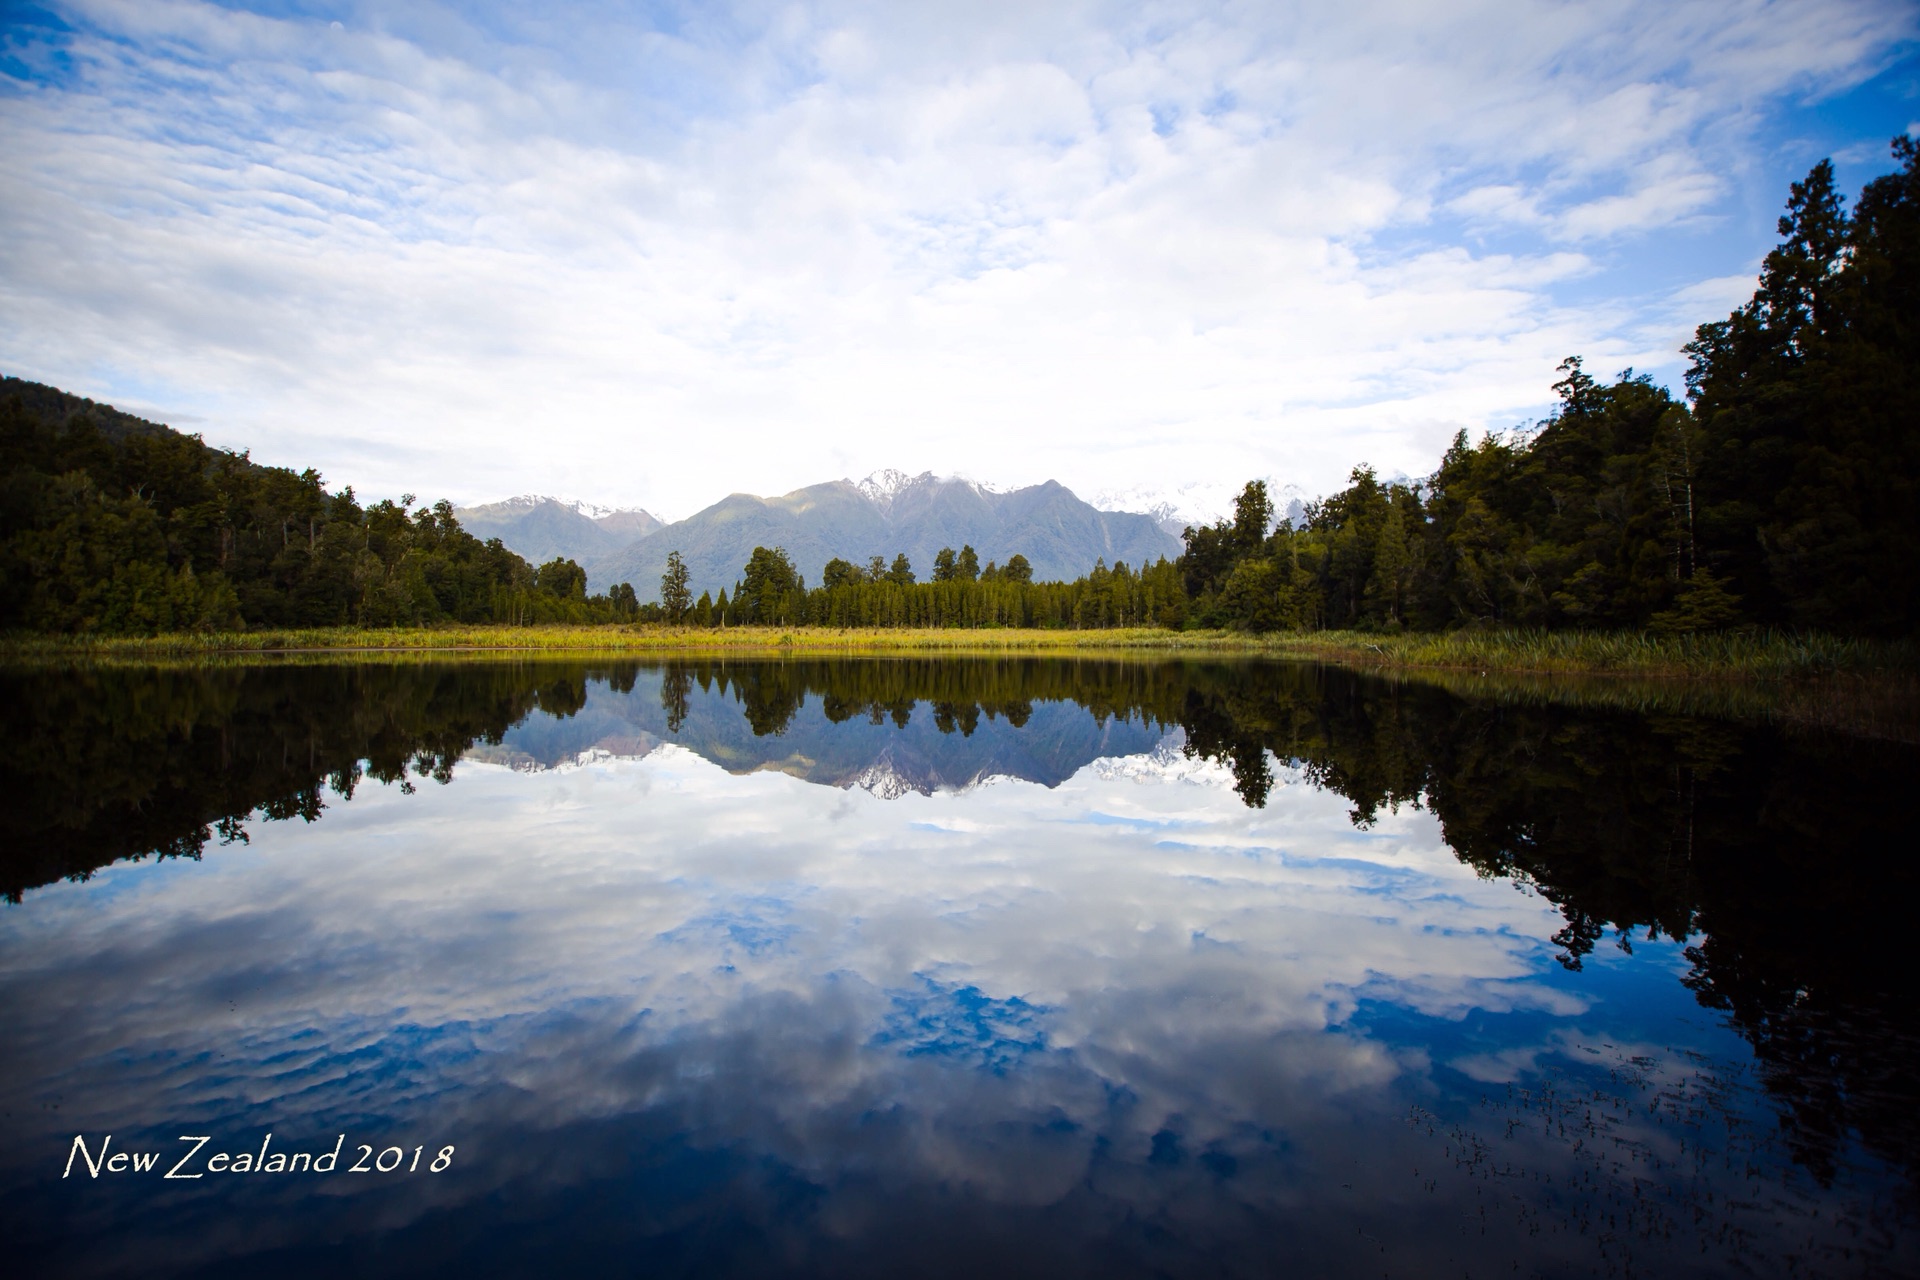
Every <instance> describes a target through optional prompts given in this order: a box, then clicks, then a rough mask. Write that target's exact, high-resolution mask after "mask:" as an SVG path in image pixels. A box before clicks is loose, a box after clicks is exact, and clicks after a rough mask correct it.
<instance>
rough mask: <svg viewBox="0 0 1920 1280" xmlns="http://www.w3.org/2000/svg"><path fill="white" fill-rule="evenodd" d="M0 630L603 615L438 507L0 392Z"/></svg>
mask: <svg viewBox="0 0 1920 1280" xmlns="http://www.w3.org/2000/svg"><path fill="white" fill-rule="evenodd" d="M0 460H3V462H0V465H3V466H4V471H3V472H0V629H16V628H18V629H28V630H35V631H65V632H74V631H105V632H122V633H125V632H154V631H168V630H192V629H207V628H228V627H247V626H252V627H261V626H338V625H345V624H355V625H361V626H387V625H395V624H420V623H432V622H439V621H457V622H487V621H497V622H518V621H555V622H589V621H610V620H612V619H613V618H614V617H617V616H631V614H632V606H633V595H632V591H631V590H630V589H629V590H627V591H625V592H623V593H618V594H616V595H615V596H614V598H612V599H608V598H605V597H600V598H589V597H588V596H587V594H586V578H585V575H584V573H582V572H581V571H580V569H579V568H578V567H577V566H575V565H573V564H571V563H569V562H566V561H558V562H554V563H551V564H548V565H543V566H542V567H541V568H539V569H537V570H536V569H534V568H533V567H532V566H530V565H528V563H527V562H526V561H525V560H523V559H521V558H520V557H519V556H517V555H515V554H514V553H513V552H511V551H509V550H507V549H506V548H505V547H504V546H502V545H501V544H500V543H499V542H498V541H497V540H495V541H491V542H481V541H480V540H479V539H477V538H475V537H473V536H472V535H471V534H469V533H467V532H466V531H465V530H464V529H462V528H461V527H460V523H459V521H458V520H456V519H455V518H454V515H453V509H452V507H451V506H449V505H448V504H447V503H445V502H441V503H437V504H435V505H434V506H432V507H422V508H418V509H415V507H414V505H413V502H414V499H413V496H412V495H411V494H408V495H406V496H404V497H403V498H401V499H400V500H399V501H397V502H395V501H381V502H376V503H373V504H372V505H370V506H362V505H361V504H360V502H359V500H358V499H357V498H356V497H355V496H354V493H353V490H352V489H351V488H350V487H349V488H345V489H342V490H340V491H339V492H337V493H330V492H328V491H327V489H326V487H325V485H324V484H323V483H322V482H321V478H320V475H319V473H317V472H315V471H313V470H311V469H309V470H306V471H301V472H298V473H296V472H294V471H291V470H289V469H287V468H284V467H264V466H260V465H259V464H257V463H255V462H253V461H252V460H251V459H249V458H248V457H247V456H246V455H245V454H243V453H232V452H229V451H227V450H224V449H215V448H211V447H209V446H208V445H207V444H205V443H204V442H203V441H202V440H201V439H200V438H199V437H198V436H192V435H183V434H181V433H180V432H177V431H174V430H173V429H171V428H169V427H165V426H162V425H160V424H158V423H152V422H147V421H144V420H142V419H140V418H136V417H133V416H131V415H129V414H125V413H121V412H119V411H118V410H115V409H113V408H111V407H109V406H106V405H99V404H95V403H94V402H92V401H90V400H85V399H82V398H81V397H78V396H73V395H69V394H67V393H66V392H63V391H60V390H57V389H55V388H53V387H48V386H43V385H41V384H39V383H34V382H26V381H23V380H21V379H18V378H7V379H6V380H5V383H4V386H3V387H0Z"/></svg>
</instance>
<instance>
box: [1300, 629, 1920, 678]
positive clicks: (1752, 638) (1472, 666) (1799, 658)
mask: <svg viewBox="0 0 1920 1280" xmlns="http://www.w3.org/2000/svg"><path fill="white" fill-rule="evenodd" d="M1269 649H1270V651H1271V652H1274V653H1293V654H1298V655H1300V656H1313V657H1323V658H1330V659H1335V660H1338V661H1341V662H1343V663H1347V664H1350V665H1356V666H1381V667H1413V668H1428V669H1434V670H1457V671H1507V672H1532V673H1539V674H1547V675H1553V674H1568V675H1574V674H1579V675H1594V674H1610V673H1619V674H1633V675H1646V676H1679V677H1687V678H1706V679H1728V678H1736V679H1742V678H1743V679H1783V678H1793V677H1802V676H1820V675H1828V674H1832V673H1836V672H1845V671H1851V672H1865V671H1914V670H1916V669H1920V650H1916V648H1915V647H1914V645H1913V644H1911V643H1909V642H1904V641H1898V642H1888V641H1878V640H1858V639H1847V638H1844V637H1840V636H1825V635H1811V634H1805V633H1796V632H1785V631H1727V632H1712V633H1704V634H1699V635H1655V634H1652V633H1648V632H1637V631H1624V632H1622V631H1615V632H1606V631H1538V630H1513V631H1448V632H1440V633H1402V634H1398V635H1369V634H1364V633H1361V632H1353V631H1340V632H1310V633H1307V634H1304V635H1295V636H1287V637H1283V638H1279V639H1276V640H1274V641H1273V642H1272V643H1271V645H1270V646H1269Z"/></svg>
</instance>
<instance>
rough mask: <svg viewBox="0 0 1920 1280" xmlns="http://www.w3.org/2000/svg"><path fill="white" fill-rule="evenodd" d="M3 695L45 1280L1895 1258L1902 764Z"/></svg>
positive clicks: (1638, 749) (713, 673)
mask: <svg viewBox="0 0 1920 1280" xmlns="http://www.w3.org/2000/svg"><path fill="white" fill-rule="evenodd" d="M0 707H4V708H5V711H4V713H3V714H4V717H5V719H4V724H3V725H0V728H3V729H4V733H3V734H0V752H4V758H5V773H4V778H5V783H6V796H5V806H4V816H3V817H0V890H3V891H4V892H5V893H6V894H7V895H8V896H9V897H10V898H11V899H12V901H11V902H9V903H6V904H0V1025H3V1026H4V1027H5V1038H4V1040H0V1120H4V1125H5V1134H6V1139H5V1143H4V1145H3V1146H0V1229H3V1230H4V1236H0V1257H4V1258H5V1259H7V1261H6V1263H5V1265H6V1266H7V1268H8V1269H9V1270H10V1271H11V1272H12V1274H18V1275H29V1274H31V1275H42V1274H45V1275H65V1274H72V1275H113V1274H132V1275H166V1274H206V1275H247V1276H258V1275H274V1276H303V1275H322V1274H324V1275H330V1276H331V1275H349V1274H356V1275H357V1274H447V1275H461V1276H484V1275H523V1274H539V1273H543V1272H544V1273H549V1274H566V1273H569V1272H574V1271H580V1272H585V1271H589V1270H591V1271H593V1272H595V1273H602V1274H634V1275H648V1276H652V1275H774V1274H812V1275H834V1276H841V1275H968V1276H972V1275H987V1274H991V1275H1007V1274H1044V1275H1050V1276H1051V1275H1101V1276H1108V1275H1121V1276H1124V1275H1172V1276H1185V1275H1261V1274H1283V1275H1353V1276H1375V1275H1391V1276H1405V1275H1416V1276H1448V1277H1452V1276H1461V1275H1477V1276H1512V1275H1548V1276H1580V1275H1648V1276H1686V1275H1725V1274H1760V1275H1875V1274H1886V1275H1895V1274H1914V1273H1916V1272H1920V1235H1917V1234H1916V1221H1917V1214H1916V1207H1917V1206H1920V1196H1917V1195H1916V1192H1917V1191H1920V1109H1917V1106H1920V1079H1916V1076H1917V1075H1920V1073H1917V1072H1916V1066H1920V1053H1916V1048H1917V1046H1920V1036H1917V1035H1916V1030H1917V1029H1920V1018H1917V1017H1916V1012H1917V1011H1916V1000H1915V989H1914V985H1913V983H1912V981H1911V979H1909V978H1908V977H1907V976H1906V974H1905V971H1904V964H1905V963H1906V961H1907V956H1906V954H1905V953H1906V952H1907V951H1908V950H1910V944H1911V939H1912V938H1913V936H1914V934H1913V930H1914V924H1913V922H1914V919H1915V907H1916V905H1917V904H1920V891H1917V890H1920V885H1917V884H1916V872H1915V863H1914V855H1913V853H1912V849H1911V846H1912V844H1913V841H1912V838H1911V836H1910V835H1903V834H1902V833H1903V832H1906V831H1907V830H1908V829H1909V828H1910V827H1911V825H1912V819H1911V816H1910V815H1908V814H1907V813H1906V808H1905V806H1906V802H1907V801H1908V800H1909V799H1910V798H1911V797H1912V792H1911V790H1910V788H1911V786H1912V782H1913V779H1914V778H1915V777H1916V765H1920V752H1916V751H1915V749H1913V748H1912V747H1907V746H1899V745H1893V744H1888V743H1884V742H1866V741H1859V740H1854V739H1849V738H1846V737H1842V736H1833V735H1824V736H1804V735H1798V736H1797V735H1794V734H1791V733H1786V732H1783V731H1781V730H1778V729H1775V728H1771V727H1767V726H1762V725H1754V724H1739V723H1732V722H1722V721H1712V720H1701V719H1689V718H1681V717H1675V716H1658V715H1640V714H1634V713H1630V712H1622V711H1617V710H1600V709H1591V710H1587V709H1577V708H1570V707H1565V706H1539V705H1531V706H1530V705H1520V704H1512V703H1501V702H1499V701H1494V700H1489V701H1472V700H1465V699H1462V698H1459V697H1456V696H1454V695H1451V694H1448V693H1445V692H1442V691H1440V690H1437V689H1434V688H1430V687H1425V686H1419V685H1395V684H1388V683H1383V682H1378V681H1372V680H1368V679H1364V678H1361V677H1357V676H1354V675H1352V674H1347V673H1341V672H1337V671H1323V670H1318V669H1314V668H1310V667H1302V666H1256V665H1224V664H1160V665H1154V664H1146V663H1132V664H1126V663H1100V662H1054V661H1041V660H1031V661H978V662H969V661H956V660H943V661H876V662H865V663H856V662H847V663H824V662H821V663H785V664H778V663H764V664H755V663H740V662H731V663H710V664H692V665H684V666H665V667H662V666H641V665H636V664H632V663H625V664H613V665H609V664H606V663H600V664H597V665H596V664H582V663H566V662H552V663H546V662H543V663H523V664H514V663H505V662H484V663H473V664H468V665H455V664H438V665H428V664H422V665H411V666H409V665H378V666H347V665H319V666H283V667H275V666H254V667H242V668H232V669H220V670H211V671H199V672H190V671H158V672H156V671H132V670H105V671H96V672H90V673H85V674H68V675H56V674H49V673H46V672H34V673H21V672H15V673H11V674H0ZM156 855H157V856H156ZM109 1134H111V1136H112V1143H111V1146H110V1148H108V1155H109V1156H112V1155H113V1154H116V1153H120V1152H127V1153H130V1154H132V1153H157V1154H158V1157H159V1158H158V1160H157V1162H156V1164H155V1165H154V1167H153V1168H152V1169H150V1170H147V1171H138V1170H135V1169H133V1168H131V1167H129V1168H125V1169H121V1170H118V1171H116V1170H115V1169H114V1168H113V1166H112V1165H111V1164H108V1163H101V1164H100V1166H99V1167H100V1172H99V1174H98V1176H97V1177H95V1176H91V1175H90V1173H89V1168H88V1161H89V1160H94V1161H99V1160H100V1144H101V1142H102V1141H103V1140H104V1139H105V1138H106V1136H107V1135H109ZM183 1134H185V1135H192V1136H196V1137H198V1136H205V1137H206V1138H207V1141H206V1143H205V1144H204V1145H202V1146H201V1147H200V1148H199V1149H198V1150H197V1152H196V1153H195V1154H194V1155H193V1156H192V1158H191V1159H190V1160H188V1161H187V1163H186V1164H184V1165H183V1166H182V1167H181V1168H180V1171H179V1172H180V1173H181V1174H182V1175H186V1174H192V1173H199V1174H201V1175H203V1176H201V1177H199V1178H189V1177H186V1176H180V1177H176V1178H172V1179H168V1178H165V1177H163V1176H162V1175H163V1174H164V1173H165V1172H166V1171H167V1170H168V1169H169V1168H170V1167H172V1166H173V1165H174V1163H175V1162H176V1161H177V1160H179V1159H180V1158H181V1157H182V1156H183V1155H186V1154H187V1153H188V1151H189V1149H190V1148H192V1147H193V1144H192V1143H190V1142H182V1141H181V1140H180V1135H183ZM77 1135H78V1136H82V1137H84V1139H85V1140H86V1142H87V1144H88V1146H87V1150H86V1152H85V1153H78V1152H76V1150H75V1147H74V1140H75V1137H76V1136H77ZM269 1135H271V1136H270V1138H269ZM263 1142H264V1144H265V1149H266V1152H267V1155H266V1157H265V1158H264V1159H261V1158H260V1156H259V1153H260V1151H261V1149H262V1146H263ZM363 1144H364V1146H365V1148H366V1150H365V1154H364V1155H363V1154H362V1151H361V1148H362V1145H363ZM336 1147H337V1148H338V1150H339V1152H340V1155H339V1158H338V1163H337V1164H336V1165H335V1166H334V1167H333V1168H332V1169H331V1170H330V1171H328V1172H313V1171H312V1170H311V1169H301V1170H300V1171H297V1172H285V1171H281V1169H280V1168H279V1167H278V1166H277V1165H276V1163H275V1160H276V1158H279V1157H294V1156H300V1155H304V1156H306V1157H307V1159H306V1161H304V1162H298V1161H296V1163H307V1164H310V1163H311V1162H312V1157H313V1156H314V1154H315V1153H319V1154H321V1155H324V1154H325V1153H327V1152H330V1151H333V1150H335V1149H336ZM449 1149H450V1150H449ZM216 1153H222V1154H224V1156H225V1157H226V1158H225V1159H224V1160H216V1161H213V1162H212V1164H213V1165H223V1166H225V1167H224V1168H222V1169H220V1171H218V1172H214V1171H210V1164H209V1157H213V1156H215V1155H216ZM243 1153H244V1160H243V1159H242V1158H241V1157H242V1156H243ZM416 1153H417V1154H416ZM443 1153H444V1154H443ZM436 1162H438V1163H440V1164H442V1165H443V1166H444V1167H442V1168H440V1169H439V1170H437V1171H436V1169H435V1167H434V1166H435V1164H436ZM129 1163H131V1162H129ZM242 1163H245V1164H247V1165H249V1166H251V1165H254V1164H256V1163H259V1164H264V1165H265V1166H266V1170H267V1171H265V1172H258V1171H255V1170H253V1169H252V1168H249V1169H247V1170H246V1171H244V1172H233V1171H232V1169H233V1168H234V1166H237V1165H240V1164H242ZM356 1163H357V1164H360V1165H362V1166H364V1167H365V1168H366V1170H367V1171H365V1172H355V1171H353V1166H354V1165H355V1164H356ZM383 1166H384V1170H383ZM396 1166H397V1167H396ZM69 1168H70V1176H66V1177H64V1178H63V1177H62V1172H63V1170H66V1169H69Z"/></svg>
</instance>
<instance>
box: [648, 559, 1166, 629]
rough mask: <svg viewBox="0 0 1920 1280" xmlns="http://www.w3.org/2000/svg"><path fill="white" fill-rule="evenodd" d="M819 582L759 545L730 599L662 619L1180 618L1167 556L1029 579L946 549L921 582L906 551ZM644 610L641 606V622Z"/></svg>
mask: <svg viewBox="0 0 1920 1280" xmlns="http://www.w3.org/2000/svg"><path fill="white" fill-rule="evenodd" d="M821 577H822V579H823V581H822V583H821V585H820V586H817V587H813V588H809V587H808V586H807V584H806V579H805V578H804V577H802V576H801V574H800V573H799V572H798V570H797V569H796V568H795V566H794V564H793V560H792V558H791V557H790V556H788V554H787V553H786V551H785V550H784V549H783V548H780V547H772V548H769V547H755V548H754V549H753V555H752V557H751V558H750V559H749V560H748V561H747V564H746V566H745V568H744V570H743V571H742V574H741V576H740V579H739V581H737V582H735V583H734V586H733V590H732V592H731V594H729V593H728V591H727V590H726V589H725V588H722V589H721V591H720V594H719V595H718V596H717V597H715V596H712V595H709V594H708V593H705V592H702V593H701V596H700V599H699V600H697V601H695V602H694V603H692V604H691V605H688V606H687V607H686V608H685V610H684V613H683V615H682V616H681V617H679V618H671V617H669V618H668V620H671V621H681V622H685V623H687V624H690V625H693V626H699V627H737V626H749V625H753V626H825V627H1091V628H1107V627H1142V626H1166V627H1173V626H1179V625H1180V624H1181V623H1182V622H1183V621H1184V620H1185V617H1186V598H1185V593H1184V591H1183V590H1182V588H1181V585H1180V575H1179V570H1178V569H1177V568H1176V567H1175V566H1174V564H1173V563H1172V562H1171V561H1168V560H1165V559H1161V560H1160V561H1158V562H1156V563H1155V564H1151V565H1147V566H1145V567H1143V568H1141V569H1139V570H1135V569H1132V568H1130V567H1128V565H1127V564H1126V563H1125V562H1124V561H1122V562H1121V563H1118V564H1115V565H1114V566H1113V567H1112V568H1108V567H1107V565H1106V562H1105V561H1101V562H1099V563H1097V564H1096V565H1095V566H1094V568H1093V570H1092V572H1090V573H1088V574H1087V575H1086V576H1085V577H1082V578H1076V579H1075V580H1074V581H1072V582H1035V581H1034V580H1033V568H1032V566H1031V565H1030V564H1028V562H1027V558H1026V557H1025V556H1022V555H1014V556H1010V557H1008V560H1007V563H1006V564H1004V565H1000V564H995V563H993V562H992V561H989V562H988V563H987V564H986V566H985V567H984V568H983V567H982V566H981V564H980V559H979V556H978V554H977V553H976V552H975V551H974V549H973V548H972V547H970V546H969V547H962V548H961V549H960V550H959V551H957V552H956V551H954V550H953V549H952V548H950V547H945V548H942V549H941V551H940V553H939V555H938V556H937V557H936V559H935V564H934V573H933V580H932V581H930V582H921V581H918V580H917V576H916V574H915V573H914V569H913V566H912V564H911V563H910V562H909V561H908V559H907V557H906V556H905V555H904V554H902V555H898V556H895V557H894V558H893V561H892V562H891V564H889V563H888V562H887V561H886V560H885V558H884V557H881V556H875V557H873V559H872V560H871V561H869V562H868V564H867V565H865V566H860V565H855V564H852V563H851V562H849V561H846V560H841V559H833V560H829V561H828V562H827V565H826V569H825V571H824V572H823V573H822V575H821ZM684 590H685V588H684V583H678V584H676V582H675V580H674V567H673V560H672V558H671V557H670V558H669V561H668V570H667V573H666V575H665V576H663V578H662V580H661V593H662V598H663V599H666V598H669V597H670V596H672V597H679V598H684V595H683V593H684ZM648 609H649V606H644V605H643V606H642V616H643V617H645V616H650V615H649V613H648ZM662 616H667V615H666V614H665V612H664V610H663V611H662Z"/></svg>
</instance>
